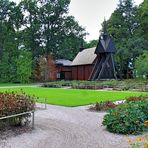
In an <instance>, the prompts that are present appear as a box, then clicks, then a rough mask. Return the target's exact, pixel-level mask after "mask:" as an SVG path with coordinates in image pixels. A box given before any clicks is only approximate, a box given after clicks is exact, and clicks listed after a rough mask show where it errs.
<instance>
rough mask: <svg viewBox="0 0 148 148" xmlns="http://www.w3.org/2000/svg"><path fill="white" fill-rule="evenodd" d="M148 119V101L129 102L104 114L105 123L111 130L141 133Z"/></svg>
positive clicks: (121, 132)
mask: <svg viewBox="0 0 148 148" xmlns="http://www.w3.org/2000/svg"><path fill="white" fill-rule="evenodd" d="M146 120H148V101H139V102H129V103H125V104H123V105H120V106H118V107H116V108H115V109H112V110H110V111H109V113H108V114H106V115H105V116H104V120H103V125H105V126H106V127H107V129H108V130H109V131H110V132H114V133H120V134H139V133H141V132H143V131H144V130H145V129H146V127H145V121H146Z"/></svg>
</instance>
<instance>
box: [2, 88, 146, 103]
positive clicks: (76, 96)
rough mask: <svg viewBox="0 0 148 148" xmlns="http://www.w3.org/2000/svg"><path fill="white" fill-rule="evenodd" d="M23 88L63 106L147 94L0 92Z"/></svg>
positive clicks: (43, 90) (52, 90)
mask: <svg viewBox="0 0 148 148" xmlns="http://www.w3.org/2000/svg"><path fill="white" fill-rule="evenodd" d="M21 89H22V90H23V91H24V92H25V93H27V94H29V95H34V96H36V97H39V98H47V103H48V104H54V105H62V106H80V105H87V104H94V103H96V101H98V102H100V101H106V100H112V101H115V100H122V99H125V97H128V96H139V95H147V96H148V93H142V92H110V91H94V90H74V89H69V90H66V89H58V88H29V87H28V88H0V92H4V91H20V90H21Z"/></svg>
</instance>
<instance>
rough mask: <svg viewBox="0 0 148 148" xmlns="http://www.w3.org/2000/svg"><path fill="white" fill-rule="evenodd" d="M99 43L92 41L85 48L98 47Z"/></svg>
mask: <svg viewBox="0 0 148 148" xmlns="http://www.w3.org/2000/svg"><path fill="white" fill-rule="evenodd" d="M97 43H98V40H91V41H89V42H88V43H86V45H85V48H92V47H96V46H97Z"/></svg>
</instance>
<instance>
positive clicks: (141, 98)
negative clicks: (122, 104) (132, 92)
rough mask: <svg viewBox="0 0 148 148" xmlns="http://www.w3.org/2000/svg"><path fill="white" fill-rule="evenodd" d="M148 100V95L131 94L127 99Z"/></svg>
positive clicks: (128, 100)
mask: <svg viewBox="0 0 148 148" xmlns="http://www.w3.org/2000/svg"><path fill="white" fill-rule="evenodd" d="M144 100H148V96H131V97H128V98H127V99H126V101H127V102H130V101H144Z"/></svg>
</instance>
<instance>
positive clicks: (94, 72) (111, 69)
mask: <svg viewBox="0 0 148 148" xmlns="http://www.w3.org/2000/svg"><path fill="white" fill-rule="evenodd" d="M115 52H116V48H115V45H114V43H113V40H112V38H111V37H110V35H109V34H108V33H107V30H106V22H105V21H104V30H103V33H102V34H101V35H100V37H99V41H98V45H97V47H94V48H89V49H83V48H81V50H80V51H79V53H78V54H77V55H76V57H75V58H74V60H73V61H72V62H71V61H67V60H65V61H64V60H61V61H62V62H61V63H58V62H57V63H56V67H57V72H56V74H57V76H56V78H57V79H65V80H101V79H116V78H117V77H116V71H115V65H114V60H113V54H115Z"/></svg>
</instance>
